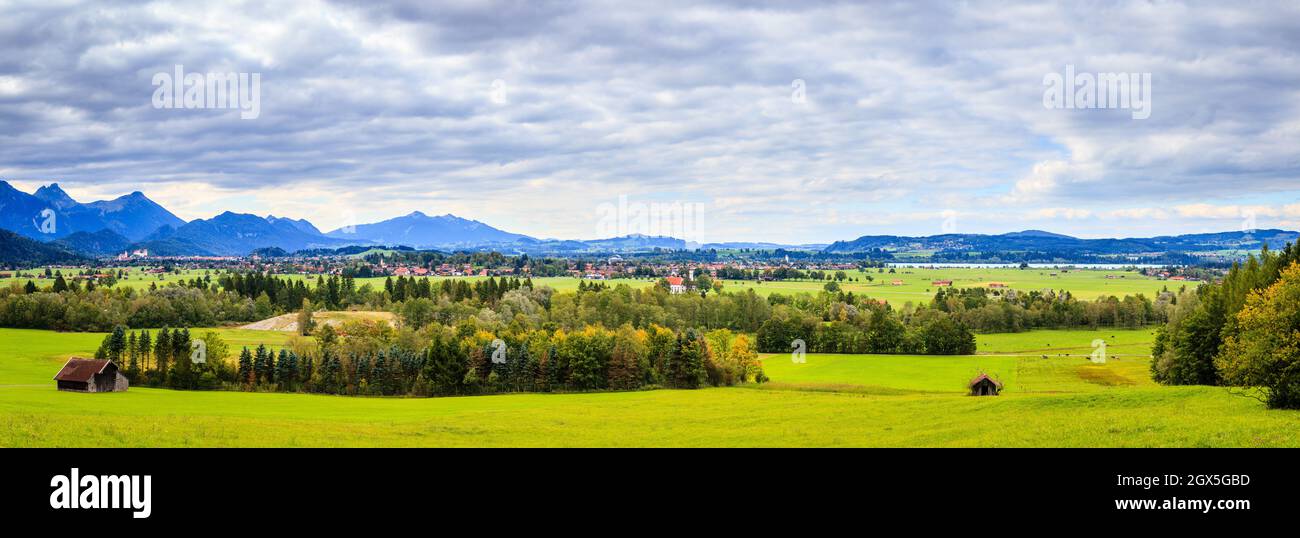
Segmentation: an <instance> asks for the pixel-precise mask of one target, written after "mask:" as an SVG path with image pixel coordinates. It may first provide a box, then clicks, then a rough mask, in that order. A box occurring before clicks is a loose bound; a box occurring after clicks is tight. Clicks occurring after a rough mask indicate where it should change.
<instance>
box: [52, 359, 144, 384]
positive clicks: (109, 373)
mask: <svg viewBox="0 0 1300 538" xmlns="http://www.w3.org/2000/svg"><path fill="white" fill-rule="evenodd" d="M54 381H56V382H57V383H58V387H59V390H67V391H72V392H121V391H125V390H126V389H127V387H128V386H129V385H130V383H129V382H127V379H126V376H124V375H122V373H121V372H119V371H118V368H117V365H116V364H113V361H110V360H101V359H82V358H79V357H73V358H71V359H68V362H67V363H65V364H64V365H63V368H62V369H61V370H59V373H58V375H55V376H54Z"/></svg>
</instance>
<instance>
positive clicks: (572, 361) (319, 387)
mask: <svg viewBox="0 0 1300 538" xmlns="http://www.w3.org/2000/svg"><path fill="white" fill-rule="evenodd" d="M340 333H346V334H347V335H348V336H347V337H346V338H344V337H341V336H340ZM191 338H192V336H191V335H190V333H189V330H188V329H179V330H171V329H162V330H160V331H159V332H158V333H157V335H156V336H151V335H150V332H149V331H138V332H137V331H128V330H127V329H125V328H123V327H117V328H115V329H114V330H113V331H112V332H111V333H110V334H109V335H107V336H105V338H104V341H103V343H102V344H101V346H100V349H99V351H98V352H97V353H96V356H97V357H100V358H106V359H111V360H114V361H117V362H119V363H121V364H123V365H124V367H123V373H124V374H125V375H127V376H128V378H130V379H131V380H132V382H133V383H137V384H146V385H151V386H166V387H171V388H178V389H220V388H225V389H231V390H248V391H279V392H311V393H322V394H344V395H369V396H451V395H468V394H489V393H505V392H559V391H594V390H639V389H648V388H655V387H672V388H686V389H693V388H700V387H704V386H730V385H736V384H741V383H755V382H757V383H762V382H765V381H766V380H767V377H766V375H765V374H764V373H763V369H762V364H761V362H760V361H759V359H758V355H757V352H756V349H755V348H754V345H753V343H752V341H751V340H750V338H749V337H748V336H747V335H744V334H736V333H732V332H731V331H728V330H725V329H722V330H716V331H710V332H707V333H704V332H700V331H697V330H695V329H687V330H685V331H681V332H674V331H672V330H670V329H667V328H665V327H660V326H652V327H650V328H647V329H636V328H633V327H632V326H631V325H624V326H622V327H619V328H617V329H607V328H604V327H598V326H587V327H583V328H582V329H580V330H574V331H565V330H556V331H545V330H526V331H522V332H502V333H494V332H491V331H488V330H486V329H485V328H483V327H479V326H478V324H477V323H476V322H474V321H473V320H468V321H467V322H465V323H463V324H460V325H456V326H443V325H428V326H426V327H424V328H422V329H420V330H418V331H416V330H413V329H410V328H405V327H404V328H400V329H393V328H392V327H390V326H388V325H387V324H385V323H382V322H374V321H364V320H358V321H350V322H348V323H346V324H344V327H343V329H342V330H341V331H338V330H335V329H334V327H333V326H332V325H323V326H322V327H321V328H320V329H319V330H318V331H316V334H315V335H314V336H313V337H312V338H295V339H293V340H291V341H290V342H289V344H288V345H286V346H284V347H283V348H282V349H280V350H278V351H273V350H271V349H269V348H267V347H266V346H265V345H261V346H258V347H257V348H255V349H249V348H247V347H245V348H243V349H242V350H241V351H240V353H239V356H238V357H237V358H232V357H230V356H229V355H230V353H229V351H228V349H229V348H228V346H227V345H226V344H225V342H224V341H222V340H221V338H220V336H218V335H217V334H216V333H215V332H211V331H210V332H207V333H205V334H204V335H202V336H201V337H200V338H198V339H197V340H191ZM200 342H201V343H200Z"/></svg>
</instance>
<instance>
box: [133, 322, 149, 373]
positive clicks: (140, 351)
mask: <svg viewBox="0 0 1300 538" xmlns="http://www.w3.org/2000/svg"><path fill="white" fill-rule="evenodd" d="M135 345H136V356H138V357H140V362H141V363H142V364H140V368H142V371H144V372H148V371H149V358H150V357H151V356H152V355H153V342H152V341H150V339H149V331H140V339H139V340H137V341H136V344H135Z"/></svg>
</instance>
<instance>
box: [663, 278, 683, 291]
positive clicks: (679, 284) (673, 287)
mask: <svg viewBox="0 0 1300 538" xmlns="http://www.w3.org/2000/svg"><path fill="white" fill-rule="evenodd" d="M664 280H667V281H668V291H669V292H671V293H686V285H685V284H684V283H683V280H682V277H679V276H670V277H667V278H664Z"/></svg>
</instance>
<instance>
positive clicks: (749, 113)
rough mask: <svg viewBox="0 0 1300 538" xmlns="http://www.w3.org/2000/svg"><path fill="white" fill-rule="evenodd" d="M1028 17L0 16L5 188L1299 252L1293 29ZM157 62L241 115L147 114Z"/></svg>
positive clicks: (1263, 20) (960, 5) (174, 5)
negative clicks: (1095, 93) (226, 93)
mask: <svg viewBox="0 0 1300 538" xmlns="http://www.w3.org/2000/svg"><path fill="white" fill-rule="evenodd" d="M1036 4H1037V3H1036V2H1034V3H1024V4H1021V3H1018V2H942V3H939V2H936V3H920V2H900V3H874V2H872V3H852V2H845V3H841V2H814V1H799V2H717V3H708V2H680V3H678V2H673V1H656V2H579V3H572V2H544V1H505V2H494V1H473V2H469V1H464V2H462V1H449V2H425V1H409V2H406V1H403V2H393V3H380V2H370V1H356V2H349V1H334V2H330V1H297V2H277V1H271V2H248V3H241V2H206V3H197V2H86V3H82V2H69V1H60V0H40V1H34V2H27V1H13V0H5V1H3V2H0V179H3V180H6V181H9V182H10V183H12V184H14V185H15V186H17V187H19V188H21V189H25V190H27V191H28V192H31V191H33V190H35V189H36V188H37V187H39V186H41V185H44V184H47V183H51V182H58V183H59V184H60V186H62V187H63V188H64V189H65V190H66V191H67V192H69V193H70V194H71V195H72V196H73V197H74V198H77V199H78V200H80V201H91V200H95V199H104V198H113V197H116V196H120V195H123V194H126V193H129V192H131V191H135V190H139V191H143V192H144V193H145V194H146V195H148V196H149V197H150V198H152V199H153V200H155V201H157V202H159V203H161V204H162V205H164V206H165V207H167V208H168V209H170V210H171V211H172V212H174V213H176V214H177V215H178V216H180V217H181V218H183V219H187V220H188V219H195V218H209V217H211V216H213V215H216V214H218V213H221V212H223V211H226V210H231V211H236V212H241V213H255V214H259V215H266V214H275V215H277V216H288V217H294V218H306V219H308V220H310V221H312V222H313V223H315V224H316V225H317V226H318V227H320V228H321V229H323V230H330V229H334V228H337V227H340V226H346V225H349V224H357V223H366V222H374V221H378V220H383V219H387V218H391V217H395V216H398V215H403V214H406V213H410V212H412V211H422V212H424V213H427V214H430V215H439V214H445V213H452V214H455V215H458V216H461V217H464V218H470V219H476V220H479V221H482V222H485V223H488V224H490V225H492V226H495V227H497V228H501V229H504V230H507V231H511V232H516V233H524V234H528V235H532V236H534V237H541V238H566V239H593V238H597V237H603V236H607V235H610V232H611V231H613V232H656V231H666V232H671V231H677V232H679V233H676V234H673V235H677V236H686V237H684V238H686V239H691V240H698V241H767V242H779V243H791V244H793V243H827V242H831V241H835V240H842V239H853V238H856V237H859V236H862V235H875V234H905V235H933V234H939V233H944V232H958V233H1003V232H1010V231H1018V230H1024V229H1042V230H1049V231H1053V232H1058V233H1066V234H1071V235H1075V236H1079V237H1090V238H1091V237H1135V236H1150V235H1164V234H1181V233H1200V232H1210V231H1233V230H1241V229H1249V228H1285V229H1300V4H1297V3H1294V2H1290V3H1277V4H1258V5H1256V4H1252V5H1249V6H1243V5H1236V4H1237V3H1222V4H1223V5H1221V3H1214V2H1206V3H1196V4H1191V5H1188V4H1183V3H1177V2H1134V3H1125V2H1120V3H1111V2H1086V3H1071V4H1070V5H1065V6H1050V5H1036ZM1227 4H1232V5H1227ZM177 66H181V68H182V69H183V70H184V72H185V73H195V74H198V75H200V76H206V75H207V74H209V73H216V74H225V73H236V74H238V73H244V74H246V76H249V77H251V76H252V75H253V74H256V75H257V77H258V79H259V81H260V82H259V85H258V92H257V100H256V102H257V107H256V108H257V110H256V114H249V112H250V111H251V108H250V107H245V108H244V109H243V110H242V112H244V113H243V114H241V110H238V109H231V108H217V107H210V108H209V107H204V108H187V107H184V106H171V107H167V106H164V105H160V104H159V103H160V102H159V98H158V96H157V95H155V94H156V93H157V92H158V90H159V89H160V88H161V87H162V86H161V85H160V84H158V83H157V82H158V81H159V77H164V78H165V77H166V76H170V75H171V74H173V73H175V70H176V69H177ZM1067 69H1069V70H1070V71H1069V73H1072V74H1074V75H1075V77H1073V78H1071V81H1070V83H1069V84H1068V87H1067V88H1065V89H1062V87H1061V86H1059V85H1054V83H1053V80H1057V81H1061V80H1065V77H1066V75H1067ZM1080 74H1084V75H1087V76H1089V77H1092V76H1095V75H1096V74H1122V75H1124V77H1125V80H1130V81H1136V82H1141V81H1143V80H1146V81H1149V83H1147V84H1139V83H1133V84H1130V88H1129V89H1130V90H1133V93H1132V94H1131V95H1132V96H1133V98H1134V99H1133V100H1132V101H1130V102H1128V103H1126V104H1127V106H1117V107H1111V108H1103V107H1092V108H1089V107H1087V106H1086V104H1087V101H1086V100H1085V99H1082V98H1077V99H1070V100H1069V101H1068V102H1067V103H1063V102H1062V100H1061V99H1059V98H1053V97H1052V95H1051V91H1052V89H1053V88H1054V87H1055V88H1057V89H1059V90H1061V93H1060V95H1064V94H1066V93H1069V94H1070V95H1071V97H1074V96H1077V95H1078V94H1077V93H1076V90H1078V87H1079V86H1081V85H1083V84H1084V82H1083V78H1079V75H1080ZM1144 77H1145V78H1144ZM205 80H206V79H205ZM250 80H251V78H250ZM1139 87H1140V88H1143V89H1145V90H1146V91H1147V94H1146V97H1147V99H1142V98H1143V93H1142V92H1141V91H1138V89H1139ZM245 88H246V89H247V88H251V86H245ZM164 93H165V92H164ZM1102 93H1105V92H1102ZM1125 95H1129V94H1125ZM250 97H251V96H250ZM182 101H183V100H182ZM200 101H201V102H202V100H200ZM1139 102H1140V103H1144V104H1145V106H1138V105H1137V103H1139ZM171 104H173V105H179V104H181V103H179V102H178V103H171ZM1124 104H1125V103H1120V105H1124ZM249 115H255V116H256V117H252V118H246V117H244V116H249ZM673 204H676V205H675V206H674V205H673ZM672 207H689V208H694V212H693V216H692V217H691V218H689V219H682V218H677V219H676V220H673V222H672V223H668V221H667V220H666V221H664V222H665V224H663V225H662V226H659V227H653V225H651V227H647V225H646V221H644V220H638V215H644V214H646V211H651V212H653V211H658V210H659V209H660V208H664V211H665V212H664V213H656V214H666V215H678V214H676V213H672V212H670V211H667V208H672ZM627 208H632V209H627ZM638 210H641V212H640V213H638V212H637V211H638ZM629 212H630V213H631V214H630V216H629ZM611 219H612V220H616V221H617V222H618V223H619V225H618V226H611ZM670 224H672V225H671V226H670Z"/></svg>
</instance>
